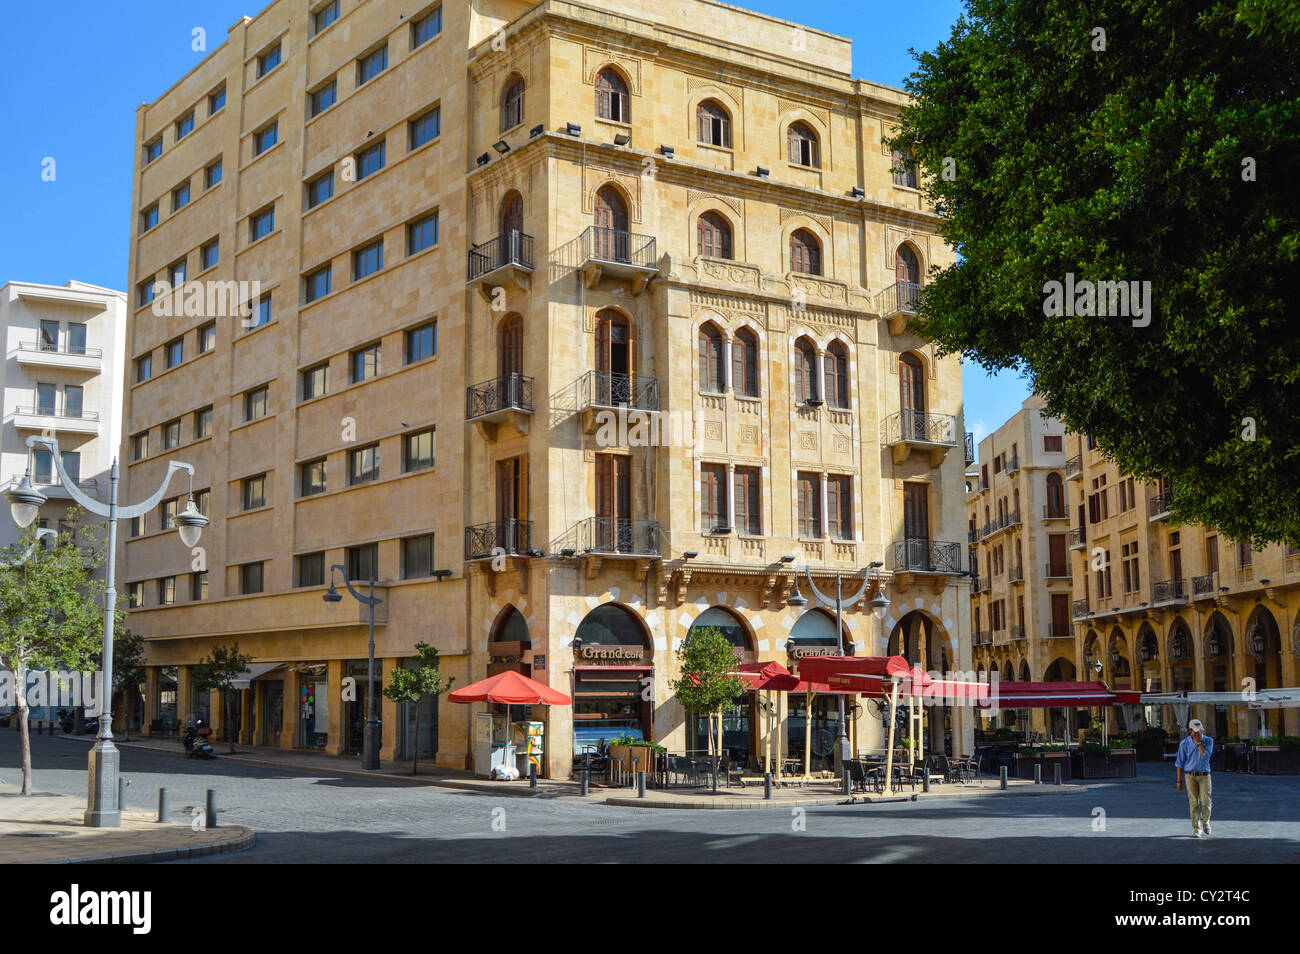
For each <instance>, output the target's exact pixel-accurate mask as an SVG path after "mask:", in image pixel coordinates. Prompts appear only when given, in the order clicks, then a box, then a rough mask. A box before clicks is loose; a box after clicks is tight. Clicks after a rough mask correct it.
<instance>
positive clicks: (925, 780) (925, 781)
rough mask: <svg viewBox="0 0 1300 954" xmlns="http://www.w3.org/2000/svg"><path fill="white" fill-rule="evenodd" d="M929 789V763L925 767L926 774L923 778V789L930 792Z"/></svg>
mask: <svg viewBox="0 0 1300 954" xmlns="http://www.w3.org/2000/svg"><path fill="white" fill-rule="evenodd" d="M929 790H930V766H928V765H927V766H926V767H925V775H924V776H923V777H922V778H921V791H923V792H928V791H929Z"/></svg>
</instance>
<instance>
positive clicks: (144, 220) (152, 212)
mask: <svg viewBox="0 0 1300 954" xmlns="http://www.w3.org/2000/svg"><path fill="white" fill-rule="evenodd" d="M157 224H158V203H157V202H155V203H154V204H153V205H151V206H149V208H147V209H145V210H144V211H143V212H141V213H140V231H141V232H148V231H149V230H150V229H151V228H153V227H154V226H155V225H157Z"/></svg>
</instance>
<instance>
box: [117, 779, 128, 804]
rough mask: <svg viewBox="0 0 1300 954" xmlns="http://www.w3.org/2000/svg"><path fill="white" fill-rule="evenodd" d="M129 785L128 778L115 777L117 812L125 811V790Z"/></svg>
mask: <svg viewBox="0 0 1300 954" xmlns="http://www.w3.org/2000/svg"><path fill="white" fill-rule="evenodd" d="M130 785H131V780H130V779H129V778H123V777H122V776H121V775H119V776H118V777H117V810H118V811H119V812H121V811H125V810H126V790H127V789H128V788H129V787H130Z"/></svg>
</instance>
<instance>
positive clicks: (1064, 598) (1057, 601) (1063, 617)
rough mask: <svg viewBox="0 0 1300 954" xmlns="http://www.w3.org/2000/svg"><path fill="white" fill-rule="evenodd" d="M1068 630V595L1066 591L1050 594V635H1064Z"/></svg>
mask: <svg viewBox="0 0 1300 954" xmlns="http://www.w3.org/2000/svg"><path fill="white" fill-rule="evenodd" d="M1069 631H1070V597H1069V595H1068V594H1066V593H1053V594H1052V635H1053V636H1064V635H1066V634H1067V633H1068V632H1069Z"/></svg>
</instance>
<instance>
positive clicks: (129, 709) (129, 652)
mask: <svg viewBox="0 0 1300 954" xmlns="http://www.w3.org/2000/svg"><path fill="white" fill-rule="evenodd" d="M144 662H145V659H144V637H142V636H141V635H140V634H139V633H133V632H131V630H130V629H128V628H127V627H126V626H125V625H119V626H118V627H117V628H116V629H115V630H114V632H113V695H114V697H115V701H114V703H113V712H114V713H116V715H117V719H118V724H119V725H120V727H121V730H122V732H123V733H124V734H125V736H126V739H127V741H129V740H130V738H131V719H132V716H133V714H134V710H135V707H136V703H137V700H138V698H139V695H140V684H141V683H143V682H144V680H145V665H144Z"/></svg>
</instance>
